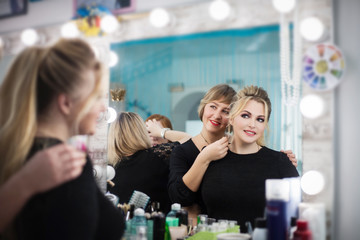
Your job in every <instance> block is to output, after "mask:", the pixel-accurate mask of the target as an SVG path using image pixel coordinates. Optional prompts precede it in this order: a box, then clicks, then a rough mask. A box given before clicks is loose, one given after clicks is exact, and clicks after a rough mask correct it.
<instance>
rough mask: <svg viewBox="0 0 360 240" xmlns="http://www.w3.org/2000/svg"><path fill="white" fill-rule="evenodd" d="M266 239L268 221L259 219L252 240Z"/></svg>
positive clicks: (256, 221) (256, 220)
mask: <svg viewBox="0 0 360 240" xmlns="http://www.w3.org/2000/svg"><path fill="white" fill-rule="evenodd" d="M266 239H267V228H266V219H264V218H257V219H255V229H254V231H253V234H252V240H266Z"/></svg>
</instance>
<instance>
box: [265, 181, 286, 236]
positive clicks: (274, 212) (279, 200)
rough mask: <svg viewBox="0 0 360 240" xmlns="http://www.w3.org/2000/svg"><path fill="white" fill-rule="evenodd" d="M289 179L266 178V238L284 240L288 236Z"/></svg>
mask: <svg viewBox="0 0 360 240" xmlns="http://www.w3.org/2000/svg"><path fill="white" fill-rule="evenodd" d="M288 202H289V181H287V180H283V179H267V180H266V219H267V229H268V237H267V239H268V240H286V239H287V237H288V229H289V228H288V221H287V216H288V214H287V210H288V206H287V204H288Z"/></svg>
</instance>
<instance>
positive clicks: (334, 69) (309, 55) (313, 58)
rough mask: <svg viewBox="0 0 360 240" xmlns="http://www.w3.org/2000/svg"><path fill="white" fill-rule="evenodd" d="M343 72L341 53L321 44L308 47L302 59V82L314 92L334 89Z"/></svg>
mask: <svg viewBox="0 0 360 240" xmlns="http://www.w3.org/2000/svg"><path fill="white" fill-rule="evenodd" d="M344 71H345V61H344V57H343V54H342V53H341V51H340V50H339V49H338V48H337V47H336V46H334V45H332V44H327V43H321V44H317V45H315V46H312V47H310V48H309V49H308V50H307V51H306V53H305V55H304V58H303V80H304V81H305V82H306V83H307V84H308V85H309V86H310V87H311V88H313V89H314V90H318V91H326V90H330V89H333V88H335V87H336V86H337V85H338V84H339V83H340V81H341V79H342V77H343V75H344Z"/></svg>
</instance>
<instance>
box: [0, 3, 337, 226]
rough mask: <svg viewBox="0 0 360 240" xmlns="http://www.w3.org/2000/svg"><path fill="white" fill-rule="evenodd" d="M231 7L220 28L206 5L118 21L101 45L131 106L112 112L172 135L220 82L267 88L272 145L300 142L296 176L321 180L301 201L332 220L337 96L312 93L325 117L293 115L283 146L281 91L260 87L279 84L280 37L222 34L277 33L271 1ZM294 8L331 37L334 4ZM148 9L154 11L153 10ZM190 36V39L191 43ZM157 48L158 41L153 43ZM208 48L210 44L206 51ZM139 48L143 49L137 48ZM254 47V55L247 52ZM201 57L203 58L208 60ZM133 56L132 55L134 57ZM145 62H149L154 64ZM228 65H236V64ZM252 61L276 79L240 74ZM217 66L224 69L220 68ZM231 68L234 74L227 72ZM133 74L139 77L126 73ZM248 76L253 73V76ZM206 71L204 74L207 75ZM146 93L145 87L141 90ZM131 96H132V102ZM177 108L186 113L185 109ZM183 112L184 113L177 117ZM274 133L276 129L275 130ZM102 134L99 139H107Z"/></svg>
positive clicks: (3, 65) (1, 66)
mask: <svg viewBox="0 0 360 240" xmlns="http://www.w3.org/2000/svg"><path fill="white" fill-rule="evenodd" d="M228 2H229V3H230V5H231V7H232V13H231V14H230V17H229V18H228V19H225V20H223V21H216V20H213V19H211V18H210V17H209V14H208V7H209V4H210V1H197V3H196V4H189V5H184V6H179V7H177V8H173V9H169V11H171V13H172V16H173V19H175V21H174V22H172V24H170V25H168V26H166V27H165V28H154V27H152V26H151V25H150V23H149V22H148V18H147V17H148V15H149V13H148V12H139V13H135V14H129V15H123V16H120V19H121V25H122V26H121V28H120V29H119V31H118V32H116V33H114V34H113V35H112V36H107V37H104V38H103V40H102V41H108V42H111V48H112V49H113V50H116V51H119V52H121V54H124V55H123V56H122V57H121V58H120V62H119V64H118V65H117V66H116V67H115V68H112V69H110V71H111V72H110V78H111V85H110V88H113V87H115V88H116V87H124V88H125V89H126V90H127V97H128V98H129V99H127V100H126V101H125V102H120V103H115V102H110V103H109V105H110V106H115V107H116V108H117V109H118V110H126V111H137V112H139V113H140V114H141V115H142V117H145V116H146V114H148V112H151V113H161V114H164V115H167V116H169V117H170V118H171V120H172V121H173V123H174V127H175V129H178V130H185V129H186V128H185V127H186V126H185V119H182V118H183V117H186V119H190V120H193V119H196V120H197V114H196V107H197V105H198V101H199V99H200V98H201V97H202V95H203V93H204V92H205V91H207V90H208V89H209V88H210V87H211V86H213V85H214V84H217V83H219V82H221V81H225V82H226V83H229V84H231V85H232V86H234V88H237V89H239V88H241V87H242V86H243V85H247V84H251V83H254V84H264V88H265V89H266V90H268V91H269V95H270V96H271V97H272V99H271V100H272V102H273V104H274V112H273V115H272V116H271V120H270V121H271V123H272V124H275V126H274V129H281V131H279V130H278V131H275V130H272V131H271V132H270V136H271V137H275V139H277V140H276V141H274V140H271V141H273V142H274V143H275V146H281V145H286V144H288V143H290V142H288V141H286V139H292V141H298V143H295V142H291V143H290V146H289V148H290V149H293V150H294V152H295V153H296V154H297V158H298V160H300V161H301V162H303V163H304V164H303V166H299V168H298V169H302V170H303V171H304V172H305V171H307V170H311V169H316V170H318V171H321V172H322V173H323V174H324V176H325V181H326V188H325V189H324V190H323V191H322V192H321V193H320V194H318V195H316V196H305V197H304V198H305V200H306V201H308V202H311V201H313V202H319V201H320V202H325V203H326V208H327V213H328V219H331V212H332V208H333V203H332V198H333V197H332V196H333V195H334V194H333V185H334V179H333V171H334V168H333V166H334V162H333V155H332V149H333V146H332V144H333V134H334V133H333V130H332V128H333V112H332V111H333V110H332V107H333V100H334V94H333V92H331V91H330V92H324V93H318V92H317V94H319V95H321V96H322V97H323V98H324V100H325V103H326V104H327V109H328V111H327V112H326V113H325V115H324V116H323V117H321V118H320V119H318V120H316V121H312V120H307V119H304V118H302V117H301V116H300V115H299V112H297V114H298V116H299V118H298V120H299V121H300V123H298V124H297V125H298V126H299V130H296V131H297V133H298V135H297V134H294V133H292V134H291V135H290V136H288V137H287V138H285V139H282V138H281V137H279V136H277V134H280V132H284V130H286V129H289V128H290V126H287V125H285V126H281V125H279V124H281V117H278V116H275V115H274V114H281V113H282V112H284V111H283V110H282V109H281V108H279V107H277V106H275V104H279V103H276V101H277V100H276V99H277V98H276V97H278V96H279V93H280V90H279V86H277V87H275V85H273V82H266V83H265V81H263V80H264V79H273V78H276V77H277V78H280V74H279V66H277V67H275V65H279V61H278V60H279V56H277V55H278V50H279V49H278V45H279V42H278V39H279V38H278V32H276V31H278V29H277V30H276V29H274V32H272V34H270V33H271V32H270V31H268V32H267V34H264V35H263V36H262V35H261V34H260V33H259V35H257V36H258V38H255V37H254V36H255V35H254V36H253V37H250V36H248V37H247V42H246V41H245V43H242V44H240V43H239V42H238V41H240V40H239V39H240V37H239V36H237V37H236V36H235V37H234V38H233V39H230V38H229V37H228V36H226V34H227V33H230V32H232V31H233V32H237V33H239V34H240V33H241V32H242V31H250V29H253V30H264V29H267V28H271V27H274V28H276V26H277V24H278V22H279V18H280V14H279V13H278V12H276V11H275V10H274V9H273V6H272V3H271V1H268V0H266V1H263V0H258V1H254V0H243V1H237V0H228ZM138 3H139V5H140V1H138ZM298 3H299V13H298V14H299V16H300V18H303V17H306V16H309V15H316V16H317V17H319V18H321V19H322V21H323V23H324V25H325V27H326V28H327V29H328V30H329V31H328V32H332V24H333V23H332V16H333V14H332V2H331V0H321V1H311V0H304V1H298ZM148 4H150V3H148ZM144 5H146V4H144ZM152 7H156V6H155V4H154V6H152ZM149 9H150V7H149ZM285 17H286V18H289V19H290V20H291V18H292V14H287V15H286V16H285ZM59 28H60V26H52V27H51V28H48V29H46V30H49V32H51V33H52V35H55V36H56V38H57V37H59V33H56V34H55V32H59V31H58V30H59ZM267 30H269V29H267ZM217 34H219V35H222V37H224V38H225V39H226V41H228V42H230V47H229V46H227V44H219V43H216V41H218V37H219V36H217ZM13 35H14V34H9V39H10V40H11V44H10V46H11V47H12V48H13V49H12V50H16V47H17V44H18V42H16V41H17V38H16V37H14V36H15V35H14V36H13ZM18 35H19V34H18ZM259 36H260V37H259ZM261 36H262V37H261ZM191 37H192V38H193V39H190V38H191ZM211 37H212V38H211ZM332 37H333V36H328V39H327V41H330V42H331V41H332ZM195 38H199V39H198V41H199V42H196V41H197V39H195ZM276 38H277V39H276ZM200 39H202V40H204V39H205V40H206V43H207V44H208V45H206V46H207V49H206V48H205V47H204V49H202V50H201V51H203V52H201V53H200V50H199V51H197V50H196V49H197V47H199V45H200V47H202V46H201V44H199V43H200V42H201V41H200ZM52 40H53V39H51V41H52ZM190 40H193V42H192V43H191V44H194V45H191V46H189V44H190V43H189V42H190ZM205 40H204V41H205ZM156 41H159V42H158V43H156ZM161 41H163V42H161ZM170 42H171V43H174V44H177V45H176V47H171V46H170ZM210 43H212V44H213V45H210ZM132 44H133V46H132ZM141 44H142V45H144V46H142V47H140V45H141ZM196 44H197V45H196ZM251 44H253V48H252V47H251V46H252V45H251ZM313 44H314V43H313V42H306V41H303V50H306V48H308V47H310V46H312V45H313ZM269 45H272V46H273V47H274V49H276V48H277V53H275V52H276V51H275V50H273V52H271V51H268V52H264V51H263V50H264V49H267V47H268V46H269ZM146 46H153V47H154V46H156V48H155V47H154V49H150V50H154V51H153V55H151V54H150V55H147V53H146V52H145V51H147V50H145V47H146ZM195 46H197V47H195ZM214 46H215V47H214ZM180 47H181V48H180ZM227 47H228V48H227ZM136 48H139V51H138V52H136V50H135V49H136ZM130 49H132V54H130V55H129V54H128V52H126V51H129V50H130ZM194 49H195V50H194ZM233 50H236V51H238V53H239V55H234V54H233V53H234V52H233ZM205 51H208V52H207V53H205ZM13 52H16V51H5V54H6V53H11V54H12V53H13ZM133 52H134V53H136V54H133ZM125 53H126V56H125ZM161 54H164V55H161ZM166 54H168V55H169V54H171V55H172V56H175V55H176V56H177V57H181V58H179V60H173V59H171V60H169V62H166V61H165V60H166V59H167V58H166V56H167V55H166ZM243 54H244V55H243ZM199 55H205V56H206V58H205V57H204V58H203V59H201V61H200V60H196V56H199ZM149 56H152V58H150V57H149ZM264 56H265V57H264ZM272 57H274V58H272ZM139 58H140V59H141V58H143V61H140V65H136V64H135V66H136V67H133V66H134V65H126V66H125V65H123V64H124V63H129V64H132V62H135V63H136V62H138V59H139ZM268 58H269V59H268ZM154 59H161V60H164V62H161V63H160V67H161V66H162V67H163V68H161V69H160V68H159V69H158V71H157V72H151V71H150V69H147V67H149V68H150V67H151V64H153V62H152V61H154ZM206 59H207V60H206ZM216 59H217V60H216ZM233 59H235V60H236V61H234V62H233ZM270 59H272V61H270ZM11 60H12V56H9V55H5V56H3V58H2V60H1V61H0V70H1V71H0V80H2V78H3V75H4V74H5V70H6V69H7V66H8V65H9V63H10V61H11ZM250 60H251V61H253V62H254V64H263V65H261V66H264V69H274V72H271V71H265V70H262V71H260V70H259V69H257V67H255V65H254V66H250V67H246V68H245V66H246V65H245V64H244V62H245V63H247V62H248V61H250ZM146 61H148V62H146ZM216 61H217V64H216ZM220 62H221V63H222V64H223V65H219V63H220ZM175 63H177V64H175ZM210 63H211V64H210ZM186 64H187V65H188V67H190V68H192V69H195V70H197V72H195V73H191V74H190V72H186V71H184V69H185V66H186ZM196 64H197V65H196ZM273 64H274V66H273ZM229 65H230V66H231V68H228V67H227V68H226V67H224V66H229ZM269 65H270V66H269ZM170 66H171V67H170ZM198 66H201V67H202V68H203V69H206V68H205V67H207V72H206V71H200V69H201V68H200V67H198ZM214 66H215V67H214ZM120 69H129V70H127V71H128V73H130V74H135V72H136V71H138V74H139V75H138V76H137V77H136V79H137V82H136V84H135V83H134V84H133V85H131V83H127V82H126V81H127V80H126V79H127V78H126V75H124V74H125V72H126V71H125V72H124V71H120ZM134 69H135V70H136V71H134V72H131V71H133V70H134ZM142 69H143V70H145V71H144V73H146V74H143V73H141V70H142ZM169 69H175V70H176V71H177V72H175V73H172V74H171V73H170V71H169ZM225 69H227V70H225ZM229 69H230V70H229ZM251 69H252V70H253V71H251ZM215 70H216V71H215ZM201 72H202V73H201ZM204 72H205V73H207V74H208V75H205V73H204ZM245 73H247V74H245ZM141 74H143V75H141ZM140 76H142V77H140ZM144 76H146V77H144ZM149 76H151V77H152V78H151V79H152V80H151V81H154V82H156V81H159V80H161V81H164V82H163V83H162V84H158V87H153V86H152V85H151V84H149V83H148V82H145V83H144V85H141V80H143V79H148V77H149ZM200 80H201V81H200ZM251 81H254V82H251ZM257 81H258V82H257ZM276 84H278V83H276ZM145 86H146V87H147V88H145ZM140 90H141V92H146V93H147V92H148V91H150V90H151V91H154V93H155V96H156V98H155V97H153V98H150V100H149V98H144V99H143V100H141V101H139V102H135V97H142V96H139V93H140ZM276 90H277V91H276ZM308 93H313V91H312V89H310V88H309V87H307V86H302V94H303V95H306V94H308ZM148 95H149V94H148ZM131 96H133V97H132V98H131ZM158 96H161V97H162V98H163V99H165V100H163V99H162V100H160V98H159V100H156V99H157V97H158ZM166 97H167V98H166ZM131 104H132V105H131ZM150 106H151V108H150ZM182 107H186V109H184V108H182ZM141 108H144V109H145V110H142V109H141ZM183 112H184V113H186V114H182V113H183ZM276 124H277V125H276ZM276 126H280V128H278V127H276ZM105 132H106V131H105ZM101 134H104V132H102V133H101ZM105 134H106V133H105ZM279 139H280V140H279ZM94 141H95V143H94V145H97V146H104V148H105V146H106V143H105V142H104V141H106V137H97V138H94ZM279 141H280V142H279ZM269 147H273V148H275V149H278V147H274V146H271V145H269ZM101 151H102V150H101ZM101 153H102V154H99V155H98V156H97V155H96V157H98V159H99V161H100V160H101V159H102V161H104V160H105V161H106V159H104V155H105V156H106V153H104V152H101ZM329 221H330V220H329ZM329 224H330V223H329Z"/></svg>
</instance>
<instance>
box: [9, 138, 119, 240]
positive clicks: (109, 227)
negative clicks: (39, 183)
mask: <svg viewBox="0 0 360 240" xmlns="http://www.w3.org/2000/svg"><path fill="white" fill-rule="evenodd" d="M59 143H60V141H59V140H56V139H49V138H37V139H36V140H35V143H34V145H33V147H32V149H31V152H30V155H29V157H28V158H30V157H31V156H32V155H34V154H35V153H36V152H37V151H40V150H42V149H45V148H47V147H50V146H52V145H55V144H59ZM124 228H125V227H124V217H123V215H122V213H121V212H120V210H118V209H116V208H115V207H114V206H113V204H112V203H111V202H110V201H109V200H108V199H106V197H105V196H104V194H103V193H102V192H101V191H100V190H99V188H98V186H97V184H96V182H95V179H94V176H93V168H92V164H91V161H90V159H89V157H87V159H86V164H85V166H84V169H83V172H82V173H81V175H80V176H79V177H78V178H76V179H74V180H72V181H70V182H67V183H65V184H62V185H60V186H59V187H56V188H54V189H52V190H50V191H47V192H45V193H41V194H37V195H35V196H34V197H32V198H31V199H30V200H29V201H28V203H27V204H26V206H25V207H24V208H23V210H22V211H21V213H20V215H19V217H18V218H17V220H16V232H17V235H18V237H19V239H52V240H53V239H59V240H60V239H61V240H64V239H74V240H75V239H76V240H80V239H83V240H89V239H114V240H119V239H120V238H121V236H122V234H123V232H124Z"/></svg>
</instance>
